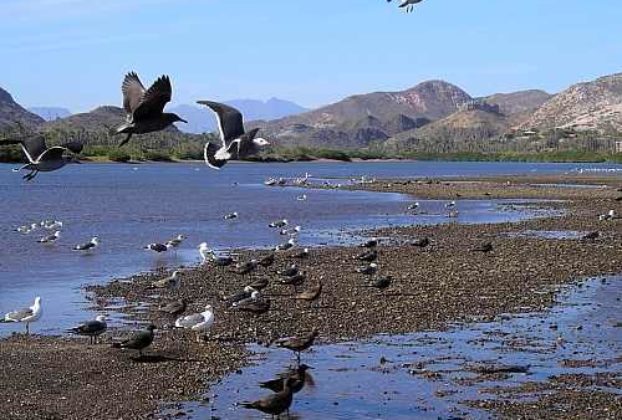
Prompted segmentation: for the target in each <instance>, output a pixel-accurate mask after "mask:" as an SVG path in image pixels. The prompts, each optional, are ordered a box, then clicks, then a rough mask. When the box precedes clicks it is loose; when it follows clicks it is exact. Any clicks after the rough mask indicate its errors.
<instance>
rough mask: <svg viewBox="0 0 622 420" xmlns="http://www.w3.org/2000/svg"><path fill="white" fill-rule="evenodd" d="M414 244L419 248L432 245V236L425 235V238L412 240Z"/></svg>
mask: <svg viewBox="0 0 622 420" xmlns="http://www.w3.org/2000/svg"><path fill="white" fill-rule="evenodd" d="M412 245H413V246H416V247H418V248H425V247H426V246H428V245H430V238H428V237H427V236H424V237H423V238H419V239H415V240H414V241H413V242H412Z"/></svg>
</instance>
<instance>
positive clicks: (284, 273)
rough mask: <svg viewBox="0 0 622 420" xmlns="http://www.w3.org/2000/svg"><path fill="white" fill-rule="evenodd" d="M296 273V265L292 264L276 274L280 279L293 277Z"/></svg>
mask: <svg viewBox="0 0 622 420" xmlns="http://www.w3.org/2000/svg"><path fill="white" fill-rule="evenodd" d="M297 273H298V266H297V265H296V264H292V265H290V266H289V267H286V268H284V269H283V270H280V271H277V272H276V274H278V275H279V276H282V277H289V276H293V275H295V274H297Z"/></svg>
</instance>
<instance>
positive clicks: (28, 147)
mask: <svg viewBox="0 0 622 420" xmlns="http://www.w3.org/2000/svg"><path fill="white" fill-rule="evenodd" d="M9 144H19V145H20V146H22V150H23V151H24V153H25V154H26V158H28V160H29V161H30V162H35V161H36V160H37V158H39V156H41V155H42V154H43V153H44V152H45V151H46V150H47V145H46V144H45V138H44V137H43V136H34V137H28V138H23V139H4V140H0V146H2V145H9Z"/></svg>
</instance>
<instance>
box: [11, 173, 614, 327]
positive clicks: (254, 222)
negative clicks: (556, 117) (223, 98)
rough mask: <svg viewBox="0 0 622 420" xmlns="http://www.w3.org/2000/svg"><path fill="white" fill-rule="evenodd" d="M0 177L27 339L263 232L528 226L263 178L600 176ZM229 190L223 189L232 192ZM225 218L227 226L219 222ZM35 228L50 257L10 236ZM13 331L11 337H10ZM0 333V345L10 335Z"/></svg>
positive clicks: (14, 287) (321, 237) (474, 211)
mask: <svg viewBox="0 0 622 420" xmlns="http://www.w3.org/2000/svg"><path fill="white" fill-rule="evenodd" d="M13 167H14V165H0V197H1V200H0V214H2V220H1V222H0V238H2V247H0V312H2V313H3V312H5V311H8V310H11V309H14V308H15V307H21V306H23V305H26V304H30V302H31V301H32V300H33V298H34V297H35V296H36V295H40V296H42V297H43V305H44V312H45V315H44V318H43V319H42V320H41V321H40V322H39V323H38V324H37V325H36V326H35V327H34V330H35V331H38V332H43V333H47V332H58V331H59V330H61V329H63V328H65V327H67V326H69V325H71V324H73V323H75V322H76V321H77V320H80V319H83V318H85V317H88V316H90V315H89V314H86V313H84V312H83V309H84V306H85V301H84V297H83V295H82V293H81V292H80V286H81V285H84V284H88V283H93V282H101V281H105V280H107V279H110V278H112V277H118V276H128V275H131V274H135V273H137V272H140V271H145V270H152V269H154V268H157V267H160V266H169V267H174V266H179V265H187V264H193V263H195V262H197V261H198V256H197V253H196V246H197V245H198V244H199V243H200V242H203V241H206V242H208V243H209V244H210V245H211V246H212V247H214V248H217V249H226V248H230V247H249V246H274V245H275V244H277V243H279V242H282V241H283V237H281V236H279V235H278V233H277V232H275V231H273V230H270V229H268V228H267V224H268V223H269V222H270V221H273V220H275V219H280V218H287V219H289V220H290V221H291V222H292V224H295V225H298V224H299V225H302V226H303V228H304V230H303V233H302V235H301V236H300V244H302V245H310V246H312V245H321V244H326V243H329V244H335V243H337V244H338V243H343V242H344V241H348V240H351V237H350V236H349V235H347V233H348V232H351V231H352V230H355V229H360V228H367V227H374V226H387V225H391V224H412V223H447V222H450V221H455V222H459V223H478V222H502V221H510V220H518V219H520V218H525V217H530V216H533V214H530V213H528V212H522V211H517V210H516V209H513V208H511V207H508V206H503V205H502V204H503V202H500V201H494V200H489V201H469V200H466V201H460V202H459V203H458V208H459V210H460V216H459V217H458V218H457V219H448V218H447V216H446V214H445V210H444V207H443V204H444V203H443V202H438V201H422V200H419V201H420V203H421V204H422V207H421V208H422V212H424V213H425V214H422V215H419V216H413V215H408V214H406V213H405V207H406V206H407V204H408V202H409V201H411V198H409V197H407V196H403V195H399V194H386V193H382V194H381V193H369V192H347V191H307V192H306V193H307V195H308V197H309V198H308V200H307V201H303V202H300V201H296V199H295V197H296V196H297V195H299V194H301V192H302V190H299V189H295V188H278V187H265V186H264V185H263V181H264V180H265V179H267V178H268V177H281V176H282V177H296V176H300V175H302V174H304V173H305V172H310V173H311V174H312V175H313V176H314V177H317V178H334V177H338V178H349V177H360V176H362V175H367V176H369V177H379V178H381V177H407V176H408V177H413V176H435V177H438V176H473V175H486V174H488V175H490V174H520V173H534V172H535V173H559V172H573V171H577V170H580V169H590V168H591V169H599V168H600V169H603V168H606V167H615V166H611V165H607V166H605V165H582V166H577V165H574V164H523V163H440V162H421V163H420V162H396V163H354V164H338V163H326V164H321V163H318V164H302V163H297V164H260V165H249V164H239V165H229V166H227V168H226V169H225V170H224V171H221V172H216V171H212V170H208V169H207V168H206V167H205V166H203V165H199V164H196V165H193V164H148V165H138V166H131V165H96V164H89V165H71V166H69V167H67V168H65V169H63V170H62V171H58V172H56V173H51V174H42V175H40V176H39V178H38V179H36V181H35V182H33V183H28V184H26V183H23V182H22V181H21V179H20V176H19V175H17V174H14V173H12V172H11V171H10V170H11V169H12V168H13ZM234 184H235V185H234ZM233 211H237V212H239V214H240V217H239V219H237V220H235V221H231V222H225V221H224V220H223V219H222V217H223V215H225V214H228V213H231V212H233ZM42 219H57V220H61V221H63V222H64V228H63V230H62V237H61V239H60V240H59V241H58V243H56V244H55V245H51V246H45V245H41V244H38V243H36V240H37V239H39V238H40V237H41V236H42V235H43V234H44V231H36V232H33V233H31V234H29V235H22V234H19V233H17V232H15V231H14V229H15V228H16V227H18V226H20V225H23V224H27V223H28V224H29V223H33V222H38V221H40V220H42ZM180 233H181V234H184V235H186V236H187V237H188V239H187V241H186V242H185V243H184V244H183V245H182V246H181V247H180V249H179V251H178V252H177V253H176V254H175V253H171V254H169V255H163V256H156V255H153V254H152V253H150V252H147V251H145V250H143V249H142V248H143V247H144V246H145V245H146V244H148V243H151V242H162V241H166V240H167V239H170V238H172V237H173V236H175V235H177V234H180ZM93 235H98V236H99V237H100V239H101V241H102V245H101V246H100V248H99V249H97V251H96V252H95V253H94V254H93V255H90V256H84V255H80V254H76V253H74V252H72V251H71V250H70V249H71V247H73V246H74V245H76V244H78V243H82V242H85V241H87V240H89V239H90V237H91V236H93ZM17 328H19V327H17ZM14 330H15V328H13V326H8V325H2V326H1V328H0V334H6V333H9V332H11V331H14Z"/></svg>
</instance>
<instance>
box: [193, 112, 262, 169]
mask: <svg viewBox="0 0 622 420" xmlns="http://www.w3.org/2000/svg"><path fill="white" fill-rule="evenodd" d="M197 103H198V104H201V105H205V106H207V107H208V108H209V109H211V110H212V111H213V112H214V114H215V115H216V120H217V122H218V129H219V132H220V144H215V143H211V142H207V143H206V144H205V147H204V148H203V158H204V159H205V164H206V165H207V166H209V167H210V168H212V169H220V168H222V167H223V166H224V165H225V164H226V163H227V162H228V161H230V160H232V159H244V158H247V157H249V156H252V155H254V154H256V153H258V152H259V151H260V150H261V149H262V148H263V147H265V146H268V145H269V144H270V143H268V141H267V140H266V139H263V138H261V137H257V133H259V129H258V128H254V129H252V130H249V131H245V130H244V118H243V117H242V113H241V112H240V111H238V110H237V109H235V108H233V107H232V106H229V105H225V104H221V103H218V102H211V101H197Z"/></svg>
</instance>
